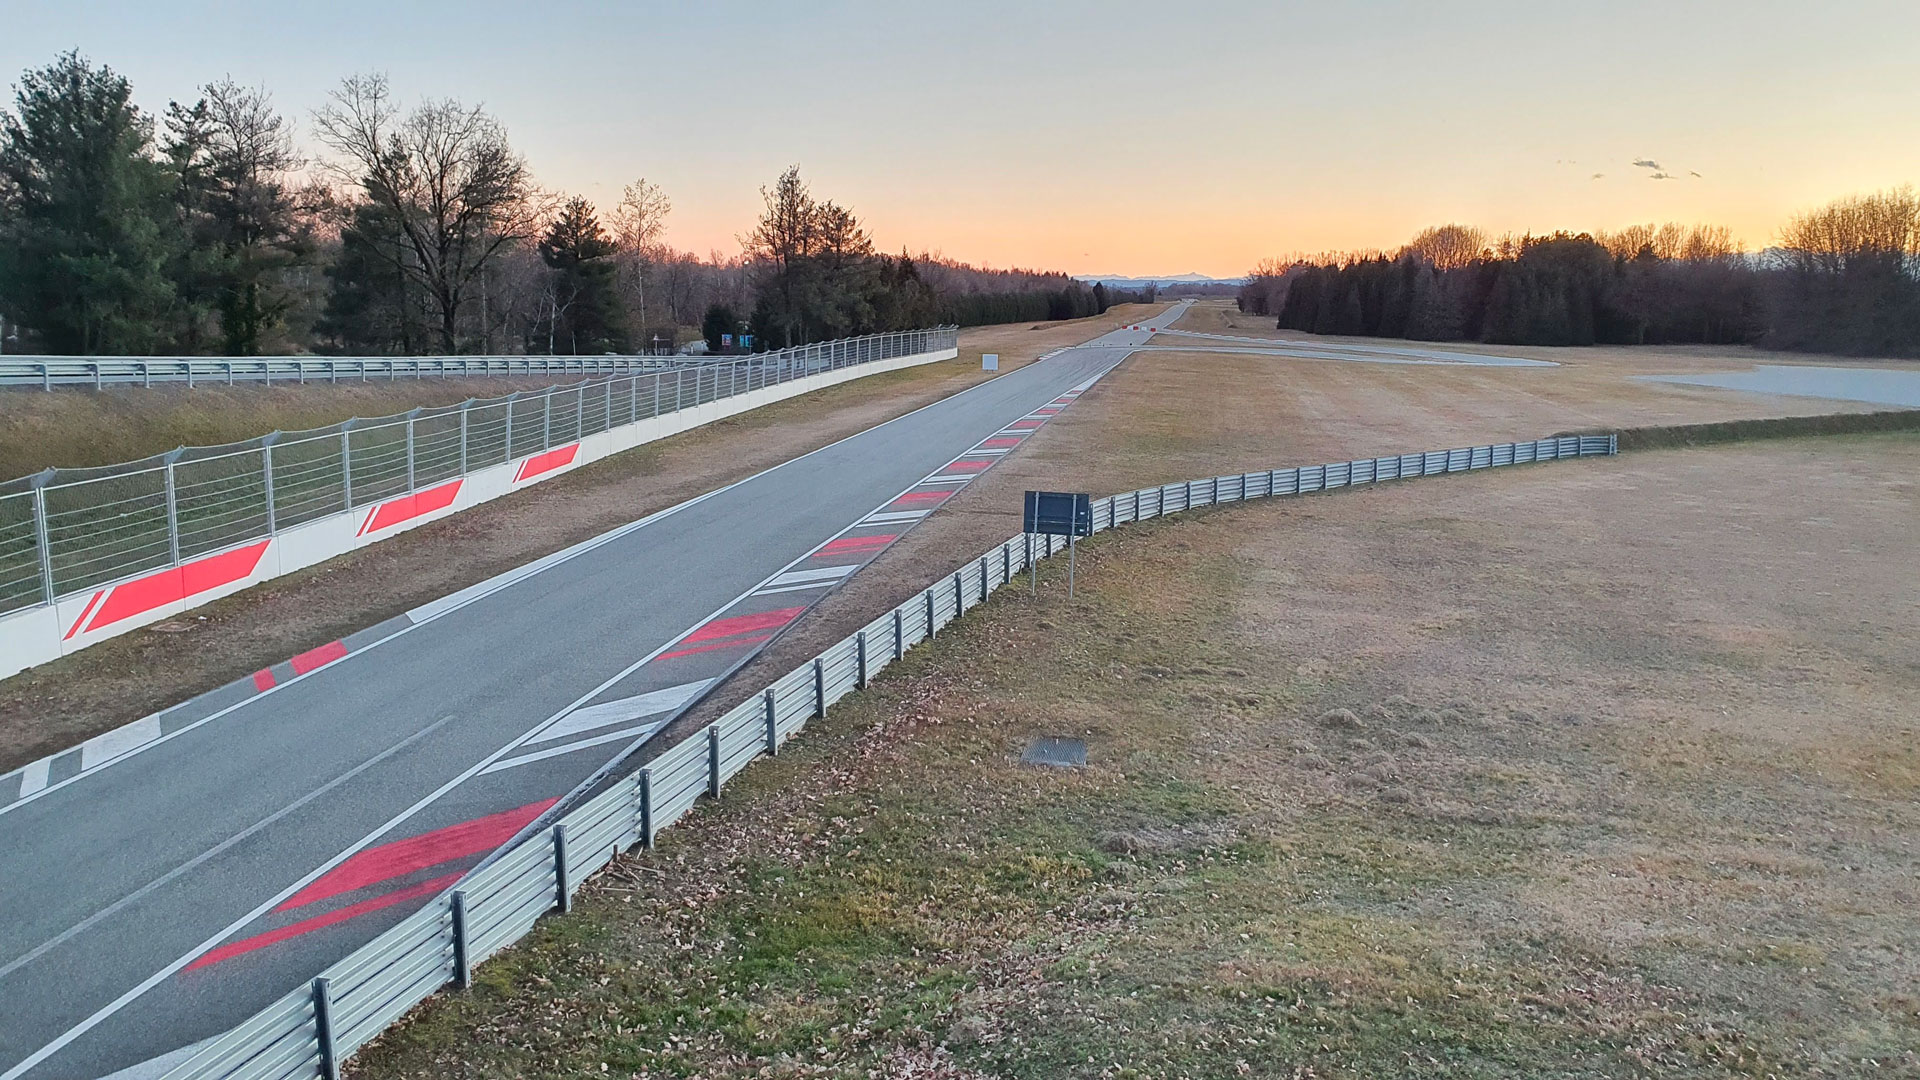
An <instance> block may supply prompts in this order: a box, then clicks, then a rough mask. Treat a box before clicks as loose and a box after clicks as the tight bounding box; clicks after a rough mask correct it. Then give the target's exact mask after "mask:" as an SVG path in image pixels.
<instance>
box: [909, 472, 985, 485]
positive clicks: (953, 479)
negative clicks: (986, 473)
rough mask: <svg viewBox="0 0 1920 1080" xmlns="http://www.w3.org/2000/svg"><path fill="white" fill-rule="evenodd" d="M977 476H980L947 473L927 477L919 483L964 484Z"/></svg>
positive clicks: (975, 474)
mask: <svg viewBox="0 0 1920 1080" xmlns="http://www.w3.org/2000/svg"><path fill="white" fill-rule="evenodd" d="M978 475H980V474H979V473H948V474H947V475H945V476H929V477H927V478H926V479H925V480H922V481H920V482H921V483H923V484H964V483H966V482H967V481H969V480H972V479H973V478H974V477H976V476H978Z"/></svg>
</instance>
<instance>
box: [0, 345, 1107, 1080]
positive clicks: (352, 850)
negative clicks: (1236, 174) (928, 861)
mask: <svg viewBox="0 0 1920 1080" xmlns="http://www.w3.org/2000/svg"><path fill="white" fill-rule="evenodd" d="M1109 332H1110V333H1111V332H1112V331H1109ZM1102 336H1105V335H1102ZM1082 347H1093V348H1118V349H1125V350H1127V351H1126V353H1125V354H1124V355H1122V356H1121V357H1120V359H1118V360H1115V361H1114V362H1113V363H1112V364H1110V365H1108V366H1107V367H1106V368H1103V369H1102V370H1101V371H1100V373H1099V374H1098V375H1095V376H1094V377H1093V378H1092V379H1089V380H1088V381H1087V382H1086V383H1084V384H1081V385H1083V386H1091V385H1092V384H1093V383H1095V382H1098V381H1099V380H1100V379H1103V378H1105V377H1106V376H1107V375H1109V374H1111V373H1112V372H1113V370H1114V369H1115V368H1117V367H1119V366H1120V365H1121V364H1122V363H1123V362H1125V360H1126V359H1127V356H1130V355H1132V352H1133V348H1134V347H1133V346H1117V345H1116V346H1073V348H1082ZM1037 363H1039V361H1037V360H1036V361H1034V362H1033V364H1027V365H1023V366H1022V367H1019V368H1015V369H1013V371H1008V372H1006V373H1004V374H1003V375H998V376H995V377H994V378H992V379H987V380H985V381H983V382H978V383H975V384H974V385H973V386H970V387H967V388H966V389H965V390H961V391H959V393H955V394H952V395H949V396H948V397H944V398H941V399H940V400H939V401H934V402H929V403H928V404H926V405H923V406H921V408H919V409H915V410H913V412H909V413H902V414H901V415H899V416H896V417H894V418H893V420H888V421H886V422H885V423H881V424H876V425H874V426H873V427H871V428H867V429H866V430H865V431H861V432H857V433H855V435H849V436H847V439H852V438H856V437H857V436H858V435H864V434H866V432H867V431H874V430H877V429H878V428H881V427H885V426H886V425H887V424H891V423H893V422H894V421H895V420H904V419H906V418H907V417H909V416H912V415H914V413H918V412H921V411H923V410H925V409H930V408H932V407H933V406H935V405H939V404H941V403H943V402H947V401H952V400H953V399H954V398H957V397H959V396H960V395H961V394H966V393H970V392H972V391H974V390H977V389H979V388H980V387H982V386H986V385H988V384H990V383H993V382H996V381H998V380H999V379H1001V378H1004V377H1005V376H1006V375H1011V374H1014V372H1017V371H1023V370H1025V369H1026V368H1028V367H1032V366H1033V365H1034V364H1037ZM1027 434H1031V432H1028V433H1027ZM988 438H993V436H991V435H990V436H988ZM847 439H840V440H837V441H835V442H833V443H829V444H827V446H823V447H819V448H818V449H815V450H811V451H808V453H806V454H802V455H800V457H797V458H791V459H789V461H787V462H781V464H780V465H776V466H774V467H773V469H778V468H781V467H782V466H784V465H786V464H788V463H789V462H791V461H799V460H801V458H805V457H809V456H811V455H813V454H817V453H819V452H820V451H821V450H826V449H828V448H829V447H832V446H837V445H839V443H841V442H846V441H847ZM981 441H984V440H981ZM976 445H978V444H977V443H976ZM942 467H943V468H944V467H945V466H944V465H943V466H942ZM773 469H766V470H763V471H762V472H760V473H756V474H754V476H750V477H747V478H746V479H745V480H739V481H736V482H735V483H733V484H728V485H727V486H726V487H722V488H717V489H715V490H714V491H711V492H708V493H707V494H706V495H702V496H700V497H699V498H698V499H694V500H689V501H688V502H686V503H682V504H680V505H679V506H674V507H669V508H668V509H666V510H662V511H659V513H657V514H655V515H652V517H651V518H643V519H641V521H640V522H635V523H633V524H632V525H631V526H622V528H637V527H638V526H639V525H640V524H642V523H644V522H646V521H648V520H652V519H655V518H658V517H662V516H665V515H666V514H669V513H673V512H676V511H678V510H680V509H682V508H684V507H686V506H691V505H693V503H694V502H697V501H700V500H701V499H705V498H707V497H709V496H712V495H717V494H719V493H720V492H723V491H726V490H727V489H728V488H732V487H737V486H739V485H740V484H744V483H746V482H747V481H748V480H753V479H756V478H758V477H760V476H764V475H766V473H769V472H772V471H773ZM936 471H937V470H936ZM928 475H932V474H931V473H930V474H928ZM919 485H920V481H916V482H914V483H913V484H910V485H908V486H907V487H905V488H903V489H901V491H900V492H899V494H896V495H894V496H893V497H892V498H891V499H888V500H887V501H886V502H883V503H881V504H880V505H881V506H886V505H887V504H888V503H892V502H894V501H897V500H898V499H899V498H900V496H901V495H905V494H907V493H908V492H911V491H912V490H913V489H914V488H915V487H918V486H919ZM861 520H864V516H863V517H862V518H860V519H856V520H855V521H854V523H853V524H851V525H848V526H846V527H845V528H843V529H841V530H840V531H838V532H836V533H834V534H833V535H832V536H830V537H828V538H827V539H825V540H823V541H821V542H820V543H819V544H818V545H816V546H815V547H813V548H812V549H811V550H809V551H808V552H807V553H806V554H804V555H802V556H800V557H799V558H797V559H794V560H793V561H792V562H789V563H787V564H786V565H785V566H782V567H781V568H780V569H779V570H776V571H775V572H774V573H772V574H769V575H767V577H766V578H764V579H762V580H761V581H760V583H759V584H756V585H755V586H754V587H753V588H751V589H748V590H746V591H745V592H742V593H741V594H740V595H738V596H736V597H734V598H733V599H732V600H729V601H727V602H726V603H725V604H723V605H721V606H720V607H718V608H716V609H714V611H713V612H712V613H710V614H709V615H707V617H706V618H704V619H701V620H700V621H698V622H696V623H694V624H693V626H691V627H689V628H688V629H686V630H684V631H682V632H681V633H679V634H678V635H675V636H674V637H673V638H671V639H669V640H668V641H667V643H666V644H664V645H661V646H660V647H659V648H657V649H655V650H653V652H651V653H648V654H647V655H646V656H645V657H643V658H641V659H640V660H637V661H635V662H634V663H633V664H631V665H629V666H628V667H626V668H625V669H623V670H621V671H620V672H618V673H617V674H615V675H613V676H612V677H611V678H609V679H607V680H606V681H605V682H603V683H601V684H600V685H599V686H596V687H594V688H593V689H592V690H590V691H588V692H587V693H585V694H583V695H581V696H580V697H578V698H576V699H574V701H573V702H572V703H571V704H569V705H568V706H567V707H566V708H563V709H561V710H560V711H558V712H556V713H554V714H553V715H552V716H549V717H547V718H546V719H545V720H542V721H541V722H540V723H539V724H537V725H535V726H534V727H533V728H531V729H529V730H528V731H527V732H526V733H525V734H522V735H520V736H519V737H517V738H515V739H514V740H513V741H511V742H509V743H508V744H507V745H505V746H502V747H501V748H500V749H498V750H495V751H494V752H493V753H491V754H489V755H487V756H486V757H485V758H483V759H481V760H480V761H478V762H476V763H475V764H473V765H471V766H468V767H467V768H466V769H465V770H464V771H462V772H461V773H460V774H459V775H457V776H455V777H454V778H453V779H451V780H448V781H447V782H446V783H444V784H442V785H440V786H439V787H438V788H435V789H434V790H433V791H431V792H429V793H428V794H427V795H425V796H423V797H422V798H421V799H420V800H419V801H417V802H415V803H414V804H413V805H411V806H409V807H407V808H406V809H405V810H402V811H400V813H398V814H396V815H394V816H393V817H391V818H388V819H387V820H386V821H385V822H383V823H382V824H381V825H380V826H379V827H378V828H376V829H374V830H373V831H372V832H369V833H367V834H366V835H365V836H363V837H361V838H360V839H359V840H358V841H356V842H355V843H354V844H352V845H351V846H349V847H347V848H346V849H345V850H343V851H341V852H340V853H339V854H338V855H335V856H334V857H333V858H331V859H329V860H327V861H326V862H325V863H322V864H321V865H320V866H318V867H315V868H314V869H313V870H311V871H309V872H308V873H307V874H306V875H305V876H303V877H301V878H300V879H299V880H298V881H295V882H294V883H293V884H291V885H289V886H287V887H286V888H285V889H283V890H281V891H280V892H279V893H276V894H275V895H273V896H271V897H269V898H268V899H267V900H265V901H263V902H262V903H261V904H260V905H259V906H258V907H256V908H254V909H253V910H252V911H250V912H248V913H247V914H245V915H243V916H241V917H240V918H239V919H236V920H234V921H233V922H231V923H228V924H227V925H226V926H225V927H223V928H222V929H221V930H220V931H219V932H217V933H215V934H214V935H213V936H211V937H209V938H207V939H206V940H205V941H203V942H201V943H200V944H199V945H197V946H195V947H194V948H192V949H190V950H188V951H187V952H186V953H184V954H182V955H181V956H180V958H179V959H177V960H175V961H173V962H172V963H170V964H168V965H167V966H166V967H164V968H161V969H160V970H159V971H156V972H154V973H153V974H152V975H149V976H148V977H147V978H145V979H143V980H141V981H140V982H139V983H138V984H137V985H135V986H133V987H132V988H131V989H129V990H127V991H125V992H124V993H122V994H121V995H120V996H119V997H117V998H115V999H113V1000H112V1001H110V1002H108V1003H107V1004H105V1005H103V1006H101V1007H100V1008H99V1009H97V1010H95V1011H94V1012H93V1014H92V1015H90V1016H88V1017H87V1018H86V1019H85V1020H82V1021H81V1022H80V1023H78V1024H75V1025H74V1026H73V1027H71V1028H68V1029H67V1030H66V1031H64V1032H62V1033H61V1034H60V1035H59V1036H57V1037H55V1038H54V1039H53V1040H52V1041H51V1042H48V1043H47V1044H45V1045H44V1046H42V1047H40V1048H39V1049H38V1050H35V1051H34V1052H33V1053H32V1054H29V1055H28V1056H27V1057H25V1058H23V1059H22V1060H21V1061H20V1062H19V1063H18V1064H16V1065H15V1066H13V1067H12V1068H11V1069H8V1070H7V1071H6V1072H4V1073H0V1080H17V1078H18V1077H20V1076H22V1075H24V1074H25V1073H26V1072H27V1071H29V1070H31V1069H33V1068H35V1067H36V1066H38V1065H39V1064H40V1063H41V1062H43V1061H45V1060H47V1059H48V1058H50V1057H52V1056H53V1055H54V1054H57V1053H59V1052H60V1051H61V1050H63V1049H65V1048H66V1047H67V1046H69V1045H70V1044H72V1043H73V1041H74V1040H76V1039H78V1038H80V1037H81V1036H82V1035H85V1034H86V1033H87V1032H89V1031H91V1030H93V1029H94V1028H96V1027H98V1026H100V1025H101V1024H102V1023H105V1022H106V1021H107V1020H109V1019H111V1018H112V1017H113V1015H114V1014H115V1013H118V1012H119V1011H120V1010H121V1009H124V1008H126V1007H127V1006H128V1005H130V1004H132V1003H133V1002H134V1001H136V1000H138V999H139V998H140V997H141V996H142V995H144V994H145V993H146V992H147V991H148V990H151V989H153V988H154V987H155V986H157V985H159V984H160V982H161V981H162V980H164V979H166V978H168V977H169V976H171V975H173V974H175V973H177V972H179V971H180V970H181V969H182V968H184V967H186V966H187V965H188V964H190V963H192V962H193V961H194V960H195V959H196V958H198V957H199V956H201V955H202V954H203V953H205V952H206V951H207V950H208V949H211V948H213V947H215V946H217V945H219V944H220V943H221V942H222V941H225V940H226V939H227V938H228V937H231V936H232V935H233V934H234V933H235V932H236V931H238V930H240V929H242V928H244V927H245V926H246V925H247V924H248V923H251V922H253V921H254V920H256V919H258V918H259V917H260V916H262V915H264V914H266V913H267V912H269V911H271V910H273V908H274V907H275V906H276V905H278V904H279V903H280V902H281V901H283V900H285V899H286V898H287V897H290V896H292V895H293V894H294V893H296V892H298V891H300V890H301V889H303V888H305V887H306V886H307V885H309V884H311V883H313V882H314V881H315V880H317V879H318V878H319V877H320V876H321V875H322V874H325V873H326V872H327V871H329V870H332V869H333V868H334V867H336V866H339V865H340V864H341V863H343V862H345V861H346V860H347V859H349V858H352V857H353V856H354V855H355V854H358V853H359V852H360V851H361V849H363V848H365V847H366V846H367V845H368V844H371V843H373V842H374V841H375V840H378V839H379V838H380V837H382V836H384V835H386V833H387V832H388V831H390V830H391V829H393V828H394V827H395V826H397V825H399V824H400V823H402V822H404V821H406V820H407V819H408V818H410V817H412V816H413V815H415V814H417V813H419V812H420V811H421V810H423V809H425V808H426V807H428V806H431V805H432V804H433V803H435V802H437V801H438V800H439V799H440V797H441V796H443V795H445V794H447V793H448V792H450V791H452V790H454V789H455V788H457V787H459V786H460V785H461V784H464V783H466V782H467V781H468V780H470V779H472V778H473V777H475V776H477V775H479V774H480V773H482V772H483V771H484V770H485V769H486V768H487V767H488V766H490V765H492V764H493V763H494V762H496V761H498V760H500V759H501V758H502V757H505V756H506V755H507V753H509V752H510V751H512V750H514V749H516V748H518V747H519V746H521V745H523V744H524V743H525V742H527V740H528V739H529V738H531V737H532V735H533V734H534V733H535V732H537V731H539V730H540V729H541V728H543V727H546V726H547V725H548V724H551V723H553V722H554V721H555V720H558V719H559V718H561V717H562V716H565V715H566V714H567V713H569V712H572V711H573V710H575V709H578V708H580V707H581V706H582V705H585V704H586V703H587V702H588V701H591V700H592V699H593V698H595V697H597V696H598V695H600V694H601V693H603V692H605V691H606V690H607V689H608V688H609V687H612V686H613V685H614V684H616V683H618V682H619V681H620V680H622V679H624V678H626V677H627V676H628V675H631V674H633V673H634V672H636V671H638V670H640V669H641V668H642V667H645V666H646V665H647V664H649V663H651V662H652V661H653V660H654V659H655V658H656V657H658V656H659V655H660V654H661V653H663V652H665V651H667V650H668V649H669V648H672V647H673V646H674V645H677V644H679V643H680V641H681V640H682V639H684V638H685V637H686V636H687V635H688V634H691V633H693V631H694V630H697V629H699V628H700V627H701V626H704V625H705V624H707V623H708V622H711V621H713V620H714V619H716V618H718V617H719V616H720V615H721V614H722V613H723V612H725V611H726V610H727V609H728V608H730V607H732V606H734V605H735V604H738V603H739V602H741V601H742V600H745V599H746V598H748V597H749V596H752V595H753V594H754V592H756V591H758V590H759V589H760V588H761V587H762V586H764V585H765V584H766V583H767V582H768V581H771V580H773V579H774V578H775V577H778V576H779V575H781V574H783V573H786V572H787V571H788V570H790V569H792V568H793V567H794V566H796V565H798V564H799V563H800V562H802V561H803V560H805V559H809V558H811V557H812V556H813V554H814V553H815V552H817V551H819V550H820V548H822V547H825V546H826V545H827V544H830V543H832V542H833V541H834V540H837V539H839V538H840V537H841V536H844V535H846V534H847V533H849V532H851V531H853V530H854V529H855V528H857V527H858V526H859V524H860V521H861ZM615 531H618V530H615ZM596 539H597V538H596ZM587 543H593V541H587ZM477 598H478V597H476V599H477ZM463 606H464V605H463ZM448 610H449V611H452V610H457V609H452V608H449V609H448ZM441 614H444V612H442V613H441ZM436 617H438V616H436ZM415 625H416V626H418V625H425V623H418V624H415ZM413 628H414V627H413V626H408V627H405V628H403V629H401V630H399V631H396V632H395V633H393V634H391V635H389V636H387V637H384V638H381V639H380V640H379V641H376V642H373V643H372V644H370V645H368V646H366V647H365V648H364V649H358V650H355V651H354V652H353V653H350V654H348V656H346V657H342V661H345V660H349V659H352V657H354V656H357V655H359V654H360V653H361V652H365V651H366V650H367V649H372V648H374V647H376V646H378V645H381V644H384V643H386V642H388V641H391V640H393V638H396V637H399V636H400V635H401V634H404V633H407V632H408V631H409V630H412V629H413ZM336 666H338V663H335V664H328V665H326V667H321V668H315V669H314V671H312V672H308V673H307V674H308V675H311V674H314V673H316V672H319V671H325V670H327V669H328V668H332V667H336ZM303 678H306V676H305V675H302V676H297V677H296V678H294V679H290V680H288V681H287V683H285V684H282V685H291V684H292V683H294V682H297V681H299V679H303ZM271 692H272V691H265V692H263V693H262V694H261V695H256V696H255V697H251V698H248V699H247V701H256V700H258V699H259V697H260V696H264V694H265V693H271ZM244 704H246V702H239V703H237V704H236V705H234V706H231V707H229V708H228V709H222V710H221V711H220V712H219V713H216V714H214V715H215V716H220V715H224V714H225V713H227V712H230V711H231V710H232V709H233V708H237V707H238V706H239V705H244ZM211 719H213V717H207V718H206V719H205V720H200V721H196V722H195V723H194V724H193V725H191V726H189V727H185V728H181V729H180V731H178V732H172V733H169V734H168V735H165V736H162V737H161V739H159V740H157V741H155V742H153V743H148V744H146V745H147V746H155V745H158V744H159V742H164V741H165V740H167V739H169V738H172V736H173V735H177V734H180V733H182V732H186V731H190V730H192V729H193V728H194V727H198V726H200V724H204V723H206V721H207V720H211ZM142 749H144V747H143V748H142ZM138 752H139V750H134V751H130V752H129V753H128V754H127V755H126V756H132V754H134V753H138ZM116 760H120V759H116ZM105 764H111V762H108V763H103V767H104V765H105ZM80 775H82V776H85V775H92V774H90V773H82V774H80ZM78 778H79V777H74V778H73V779H78ZM63 783H64V782H63ZM48 790H53V789H52V788H49V789H48ZM13 805H19V804H18V803H15V804H13ZM10 808H11V807H7V808H0V813H4V812H5V810H6V809H10Z"/></svg>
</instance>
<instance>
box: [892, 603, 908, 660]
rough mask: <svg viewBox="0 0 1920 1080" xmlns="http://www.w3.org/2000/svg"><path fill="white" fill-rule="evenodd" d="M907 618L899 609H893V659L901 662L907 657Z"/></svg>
mask: <svg viewBox="0 0 1920 1080" xmlns="http://www.w3.org/2000/svg"><path fill="white" fill-rule="evenodd" d="M906 621H907V620H906V618H905V617H904V616H902V615H901V614H900V609H899V608H894V609H893V658H894V659H895V660H899V659H900V658H902V657H904V656H906V655H907V628H906Z"/></svg>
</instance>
